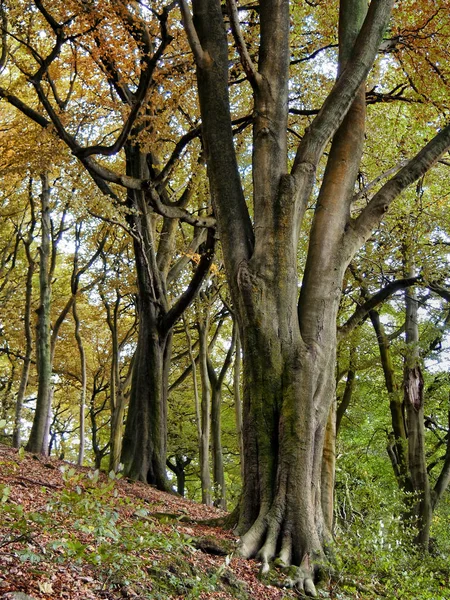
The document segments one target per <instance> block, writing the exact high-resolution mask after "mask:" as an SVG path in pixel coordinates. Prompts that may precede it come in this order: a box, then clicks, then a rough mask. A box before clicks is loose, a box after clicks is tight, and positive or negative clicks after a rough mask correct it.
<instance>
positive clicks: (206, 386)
mask: <svg viewBox="0 0 450 600" xmlns="http://www.w3.org/2000/svg"><path fill="white" fill-rule="evenodd" d="M199 311H202V308H201V307H200V308H199ZM205 312H206V316H205V315H199V316H198V320H197V328H198V336H199V367H200V380H201V389H202V395H201V405H200V415H201V419H200V425H201V435H200V440H199V442H200V443H199V449H200V455H199V460H200V481H201V486H202V503H203V504H206V505H207V506H211V505H212V493H211V492H212V487H211V473H210V465H209V445H210V436H211V386H210V383H209V378H208V330H209V310H208V309H206V311H205Z"/></svg>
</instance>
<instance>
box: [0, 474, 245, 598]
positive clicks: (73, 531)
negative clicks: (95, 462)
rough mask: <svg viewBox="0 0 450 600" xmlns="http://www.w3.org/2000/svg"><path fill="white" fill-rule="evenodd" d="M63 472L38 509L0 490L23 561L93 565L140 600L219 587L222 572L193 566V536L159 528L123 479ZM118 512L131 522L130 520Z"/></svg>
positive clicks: (191, 595)
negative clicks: (121, 487)
mask: <svg viewBox="0 0 450 600" xmlns="http://www.w3.org/2000/svg"><path fill="white" fill-rule="evenodd" d="M61 470H62V472H63V480H64V486H63V488H62V489H61V490H58V491H57V492H55V493H53V494H52V495H51V497H49V499H48V502H47V504H46V505H45V507H44V508H43V509H42V510H40V511H39V512H35V511H26V510H25V509H24V507H23V506H22V505H18V504H15V503H13V502H10V501H9V493H10V488H9V487H8V486H1V487H0V503H1V506H0V510H1V512H2V518H3V519H4V521H5V522H7V523H8V525H9V528H10V530H11V531H12V534H11V536H10V538H9V539H8V540H7V541H6V542H4V544H5V543H6V544H12V543H14V544H15V549H14V552H15V553H16V555H17V556H19V557H20V559H21V561H23V562H24V563H25V562H26V563H30V564H31V565H35V564H39V563H44V562H47V563H48V562H54V563H58V564H61V565H69V564H70V565H72V564H78V565H79V566H80V567H83V566H84V567H85V566H86V565H88V566H90V568H91V569H93V571H94V572H95V574H96V577H97V578H98V579H99V580H100V581H102V582H103V583H104V585H105V586H108V587H109V588H110V589H116V588H123V587H127V588H132V589H136V590H139V594H140V597H141V598H149V599H150V598H151V599H155V600H157V599H161V600H164V599H166V598H172V597H179V596H182V597H183V598H186V599H191V600H194V599H196V598H198V597H199V596H200V595H201V594H202V593H203V592H214V591H216V590H217V589H220V588H221V586H222V585H223V583H221V582H222V576H223V570H224V569H221V568H219V569H213V570H210V571H208V572H206V574H205V573H202V572H201V571H199V570H198V569H197V568H196V567H195V565H193V563H192V556H193V555H194V554H195V553H196V552H198V551H197V550H196V549H195V548H194V546H193V545H192V541H193V540H192V538H190V537H188V536H186V535H184V534H182V533H180V532H178V531H177V529H176V528H175V527H171V526H170V525H169V524H168V523H165V524H163V525H161V523H160V522H159V521H158V520H157V519H155V518H154V517H152V515H151V513H150V511H149V505H148V504H147V505H146V506H144V505H139V504H136V501H135V500H131V499H130V498H128V497H125V496H122V495H121V494H120V493H119V491H118V488H117V485H116V480H117V475H114V476H113V477H109V478H108V479H106V480H105V479H104V478H102V479H101V478H100V476H99V473H98V471H96V472H88V473H87V474H85V473H79V472H77V471H76V470H75V469H73V468H69V469H65V468H62V469H61ZM119 509H124V512H125V513H126V514H128V515H131V519H132V520H130V518H128V519H124V518H123V517H122V516H121V514H120V512H119ZM44 533H45V539H47V540H48V541H47V543H46V544H45V546H42V545H41V544H40V543H37V539H38V538H39V539H40V536H41V534H44ZM224 568H225V567H224ZM236 597H242V598H244V597H246V596H245V595H243V594H238V595H236Z"/></svg>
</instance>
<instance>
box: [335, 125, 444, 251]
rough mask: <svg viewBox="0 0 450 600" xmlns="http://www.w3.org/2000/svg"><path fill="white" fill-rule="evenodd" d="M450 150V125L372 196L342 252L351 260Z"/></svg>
mask: <svg viewBox="0 0 450 600" xmlns="http://www.w3.org/2000/svg"><path fill="white" fill-rule="evenodd" d="M449 148H450V125H447V126H446V127H444V128H443V129H442V130H441V131H440V132H439V133H438V134H437V135H436V136H434V138H433V139H432V140H430V141H429V142H428V144H427V145H426V146H425V147H424V148H422V150H420V152H418V154H416V156H415V157H414V158H412V159H411V160H410V161H409V162H408V163H407V165H405V166H404V167H403V168H402V169H401V170H400V171H399V172H398V173H397V174H396V175H395V176H394V177H392V178H391V179H390V180H389V181H387V182H386V183H385V184H384V185H383V187H382V188H381V189H380V190H379V191H378V192H377V193H376V194H375V195H374V196H373V198H372V200H371V201H370V202H369V204H368V205H367V206H366V207H365V208H364V210H363V211H362V212H361V214H360V215H359V217H358V218H357V219H355V220H353V221H352V222H351V223H350V226H349V228H348V230H347V232H346V240H345V243H344V247H345V252H346V253H347V254H348V256H352V255H353V254H354V253H355V252H356V251H357V250H358V249H359V248H360V247H361V246H362V244H363V243H364V242H365V241H366V240H367V239H368V238H369V237H370V235H371V233H372V231H373V229H374V227H376V226H377V225H378V223H379V222H380V221H381V219H382V217H383V215H384V214H385V213H386V212H387V210H388V209H389V207H390V205H391V203H392V202H393V200H395V198H396V197H397V196H399V195H400V193H401V192H403V190H405V189H406V188H407V187H408V186H409V185H410V184H411V183H413V182H414V181H417V179H419V178H420V177H422V175H424V174H425V173H426V172H427V171H428V170H429V169H430V168H431V167H432V166H433V164H434V163H435V162H437V161H438V159H439V158H440V157H441V156H442V155H443V154H444V153H445V152H447V151H448V149H449Z"/></svg>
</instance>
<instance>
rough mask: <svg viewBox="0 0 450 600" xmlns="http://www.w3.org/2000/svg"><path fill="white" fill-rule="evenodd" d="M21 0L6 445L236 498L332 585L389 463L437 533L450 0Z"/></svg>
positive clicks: (246, 542) (8, 217)
mask: <svg viewBox="0 0 450 600" xmlns="http://www.w3.org/2000/svg"><path fill="white" fill-rule="evenodd" d="M0 7H1V15H0V16H1V21H2V38H1V40H2V41H1V57H0V99H1V106H2V113H1V117H0V119H1V125H0V127H1V131H2V134H1V137H0V145H1V158H0V172H1V174H2V185H1V186H0V198H1V205H0V218H1V220H2V231H1V234H0V259H1V260H0V306H1V309H2V313H1V321H0V335H1V338H0V341H1V348H0V350H1V354H0V364H1V365H2V372H3V373H4V374H3V375H1V390H0V393H1V400H2V419H4V420H5V430H4V435H5V439H11V442H12V443H13V444H14V445H16V446H17V447H18V446H19V445H20V444H21V442H22V441H25V439H26V438H28V443H27V448H28V449H29V450H31V451H33V452H36V453H43V454H48V453H51V452H55V451H56V452H58V454H59V455H64V456H66V457H70V458H71V459H75V455H76V460H78V462H79V464H83V462H88V461H89V462H92V463H94V464H95V465H97V466H105V463H106V462H108V469H110V470H112V471H118V470H120V469H122V468H123V470H124V472H125V474H126V475H127V476H128V477H130V478H132V479H138V480H141V481H143V482H147V483H150V484H154V485H156V486H157V487H159V488H160V489H162V490H170V489H175V488H176V489H177V490H178V492H179V493H181V494H185V493H188V494H190V495H191V496H192V497H195V498H196V499H199V500H201V501H203V502H204V503H206V504H211V503H213V502H214V503H215V504H216V505H217V506H220V507H223V508H224V507H225V506H226V505H227V502H228V505H230V501H231V504H232V505H235V506H236V525H237V528H238V531H239V533H240V536H241V546H240V550H241V553H242V554H243V555H244V556H247V557H253V556H258V558H259V559H260V560H261V563H262V571H263V572H267V571H268V570H269V567H270V565H272V564H273V563H274V561H275V562H276V563H277V564H278V565H283V566H285V567H290V566H292V567H293V577H292V582H293V585H296V586H298V588H299V589H300V590H302V591H304V592H305V593H306V594H309V595H316V593H317V591H316V587H315V584H316V582H317V581H318V579H319V578H320V573H321V571H322V567H323V565H324V564H325V563H328V564H331V563H333V561H334V560H335V558H334V556H335V553H334V550H333V549H332V548H333V539H336V532H337V531H338V530H339V527H344V528H345V527H350V526H351V523H353V520H354V518H355V517H354V515H355V514H358V510H359V511H360V512H361V511H362V510H363V508H361V507H360V508H356V509H355V511H354V510H353V509H351V510H350V512H351V513H352V516H351V517H349V509H348V507H349V503H351V505H352V506H353V505H354V503H355V505H356V504H358V502H360V501H361V502H362V504H364V500H361V498H362V496H361V495H360V496H358V500H357V501H355V500H353V499H352V498H353V496H354V495H355V498H356V495H358V494H360V493H361V490H360V488H359V487H358V486H359V485H362V484H361V482H363V481H365V480H366V478H368V477H369V475H367V473H368V472H370V473H373V474H375V473H376V472H377V469H379V468H381V472H382V476H380V477H381V479H380V480H381V481H382V485H381V488H382V489H383V490H384V492H383V493H385V494H389V493H392V490H393V489H394V487H395V486H396V488H395V489H396V491H395V494H398V498H399V504H402V508H401V509H399V508H398V506H397V508H395V509H394V507H393V508H392V513H394V512H395V511H397V514H401V515H402V519H403V521H404V522H405V523H406V522H408V523H414V526H415V527H416V534H415V537H414V540H413V541H414V543H415V544H416V545H418V546H419V547H421V548H423V549H426V550H428V549H429V548H430V543H431V542H430V535H432V534H430V532H431V528H432V519H433V514H436V510H440V508H439V506H440V504H443V503H444V500H443V499H444V498H445V495H444V494H445V490H446V488H447V485H448V483H449V481H450V433H449V428H450V423H449V420H448V415H449V414H450V413H449V405H448V401H449V398H448V331H447V330H448V324H449V320H450V319H449V314H450V313H449V308H448V304H447V303H448V301H449V298H450V282H449V280H448V252H447V250H448V244H449V235H450V233H449V226H450V224H449V223H448V222H447V218H448V217H447V213H448V211H447V210H446V208H447V205H448V198H449V189H450V187H449V183H450V179H449V174H450V171H449V166H450V159H449V157H448V152H449V149H450V124H449V122H448V114H449V106H448V98H449V89H448V88H449V81H450V73H449V72H448V65H449V64H450V61H449V58H450V57H449V47H450V46H449V37H450V9H449V7H448V6H447V2H446V1H445V0H433V1H431V0H404V1H403V2H401V3H400V2H393V1H392V0H372V1H371V2H370V3H369V4H368V3H367V2H366V1H365V0H340V1H339V2H338V1H337V0H336V1H335V2H334V1H333V2H303V3H289V1H288V0H260V1H259V2H255V3H253V2H251V3H243V2H242V3H238V2H237V1H236V0H227V1H226V2H221V1H220V0H192V2H187V0H179V2H172V3H166V2H163V1H158V2H151V3H150V2H145V1H136V2H134V1H133V2H127V1H122V0H121V1H120V2H117V1H112V0H95V1H94V0H92V1H91V0H87V1H86V0H83V1H80V0H69V1H65V2H60V1H59V0H58V1H57V2H52V3H50V2H46V1H40V0H39V1H38V0H34V1H33V2H29V1H25V0H23V1H22V0H20V1H17V0H15V2H8V1H7V0H3V1H2V2H1V5H0ZM241 358H242V367H241ZM336 398H337V402H336ZM366 448H370V459H369V458H368V459H367V461H365V462H364V465H365V466H364V467H362V466H360V465H357V466H354V467H352V464H351V462H350V459H349V458H348V457H347V454H348V453H350V455H351V456H359V455H360V453H362V452H363V451H364V450H365V449H366ZM386 448H387V450H386ZM353 460H354V459H353ZM380 465H383V466H382V467H380ZM359 467H361V468H359ZM352 469H354V470H352ZM374 477H376V478H378V475H374ZM241 478H242V481H241ZM369 478H370V477H369ZM349 482H350V483H349ZM394 484H395V485H394ZM186 490H187V491H186ZM389 490H390V491H389ZM335 492H336V497H335ZM367 506H368V505H367ZM367 506H366V507H365V508H364V510H366V508H367ZM442 510H445V507H444V508H443V509H442Z"/></svg>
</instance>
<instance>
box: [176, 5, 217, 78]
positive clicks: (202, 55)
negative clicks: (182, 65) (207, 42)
mask: <svg viewBox="0 0 450 600" xmlns="http://www.w3.org/2000/svg"><path fill="white" fill-rule="evenodd" d="M179 4H180V10H181V15H182V18H183V25H184V29H185V31H186V35H187V38H188V41H189V45H190V47H191V50H192V53H193V54H194V58H195V62H196V63H197V64H198V65H199V66H200V67H203V66H204V65H205V64H207V63H209V61H210V58H209V55H208V53H207V52H205V51H204V50H203V48H202V45H201V42H200V39H199V37H198V35H197V30H196V29H195V25H194V21H193V19H192V15H191V11H190V10H189V7H188V5H187V2H186V0H179Z"/></svg>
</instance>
